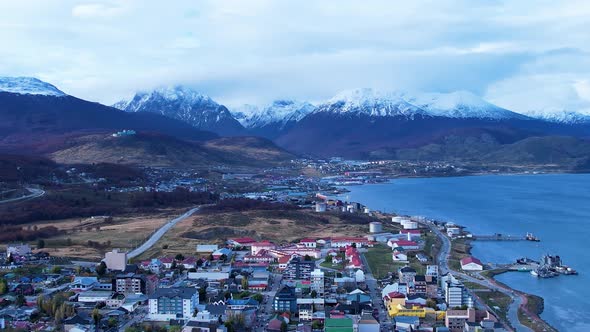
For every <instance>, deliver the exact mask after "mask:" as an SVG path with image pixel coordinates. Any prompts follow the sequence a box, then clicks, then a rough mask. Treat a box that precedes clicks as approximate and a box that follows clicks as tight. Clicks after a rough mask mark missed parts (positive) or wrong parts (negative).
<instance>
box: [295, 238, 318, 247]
mask: <svg viewBox="0 0 590 332" xmlns="http://www.w3.org/2000/svg"><path fill="white" fill-rule="evenodd" d="M299 243H301V244H302V245H304V246H305V247H306V248H315V247H316V245H317V244H316V241H315V240H314V239H309V238H305V239H302V240H301V241H299Z"/></svg>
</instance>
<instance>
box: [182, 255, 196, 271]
mask: <svg viewBox="0 0 590 332" xmlns="http://www.w3.org/2000/svg"><path fill="white" fill-rule="evenodd" d="M181 264H182V266H183V267H184V268H185V269H187V270H188V269H194V268H196V267H197V259H196V258H195V257H193V256H189V257H186V258H185V259H183V260H182V262H181Z"/></svg>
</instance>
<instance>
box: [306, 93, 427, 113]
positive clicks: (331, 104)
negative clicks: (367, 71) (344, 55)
mask: <svg viewBox="0 0 590 332" xmlns="http://www.w3.org/2000/svg"><path fill="white" fill-rule="evenodd" d="M402 95H403V94H402V93H399V92H383V91H379V90H374V89H370V88H362V89H354V90H345V91H342V92H340V93H338V94H337V95H336V96H334V97H333V98H331V99H330V100H329V101H328V102H327V103H325V104H323V105H321V106H320V107H319V108H318V110H317V112H332V113H363V114H367V115H371V116H395V115H402V116H410V117H413V116H414V115H417V114H425V112H424V110H422V109H420V108H419V107H416V106H415V105H412V104H410V103H408V102H407V101H406V100H404V99H403V98H402Z"/></svg>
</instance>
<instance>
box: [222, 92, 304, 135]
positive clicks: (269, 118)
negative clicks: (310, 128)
mask: <svg viewBox="0 0 590 332" xmlns="http://www.w3.org/2000/svg"><path fill="white" fill-rule="evenodd" d="M314 109H315V106H313V105H312V104H310V103H308V102H300V101H295V100H287V99H279V100H275V101H273V102H272V103H271V104H270V105H267V106H265V107H263V108H258V107H256V106H252V105H244V106H242V107H240V108H238V109H236V110H235V111H234V112H233V114H234V117H236V118H237V119H238V120H239V121H240V123H242V125H243V126H244V127H246V128H260V127H264V126H266V125H269V124H275V123H277V124H279V126H284V125H285V124H287V123H289V122H297V121H299V120H301V119H302V118H303V117H305V116H306V115H307V114H309V113H311V112H312V111H313V110H314Z"/></svg>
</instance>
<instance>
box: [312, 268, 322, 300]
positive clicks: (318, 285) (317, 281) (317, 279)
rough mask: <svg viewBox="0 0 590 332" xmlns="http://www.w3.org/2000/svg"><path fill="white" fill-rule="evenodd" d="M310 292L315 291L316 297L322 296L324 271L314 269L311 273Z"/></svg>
mask: <svg viewBox="0 0 590 332" xmlns="http://www.w3.org/2000/svg"><path fill="white" fill-rule="evenodd" d="M310 281H311V291H312V292H313V291H315V292H316V293H317V296H324V271H322V270H320V269H315V270H313V271H312V272H311V276H310Z"/></svg>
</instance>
